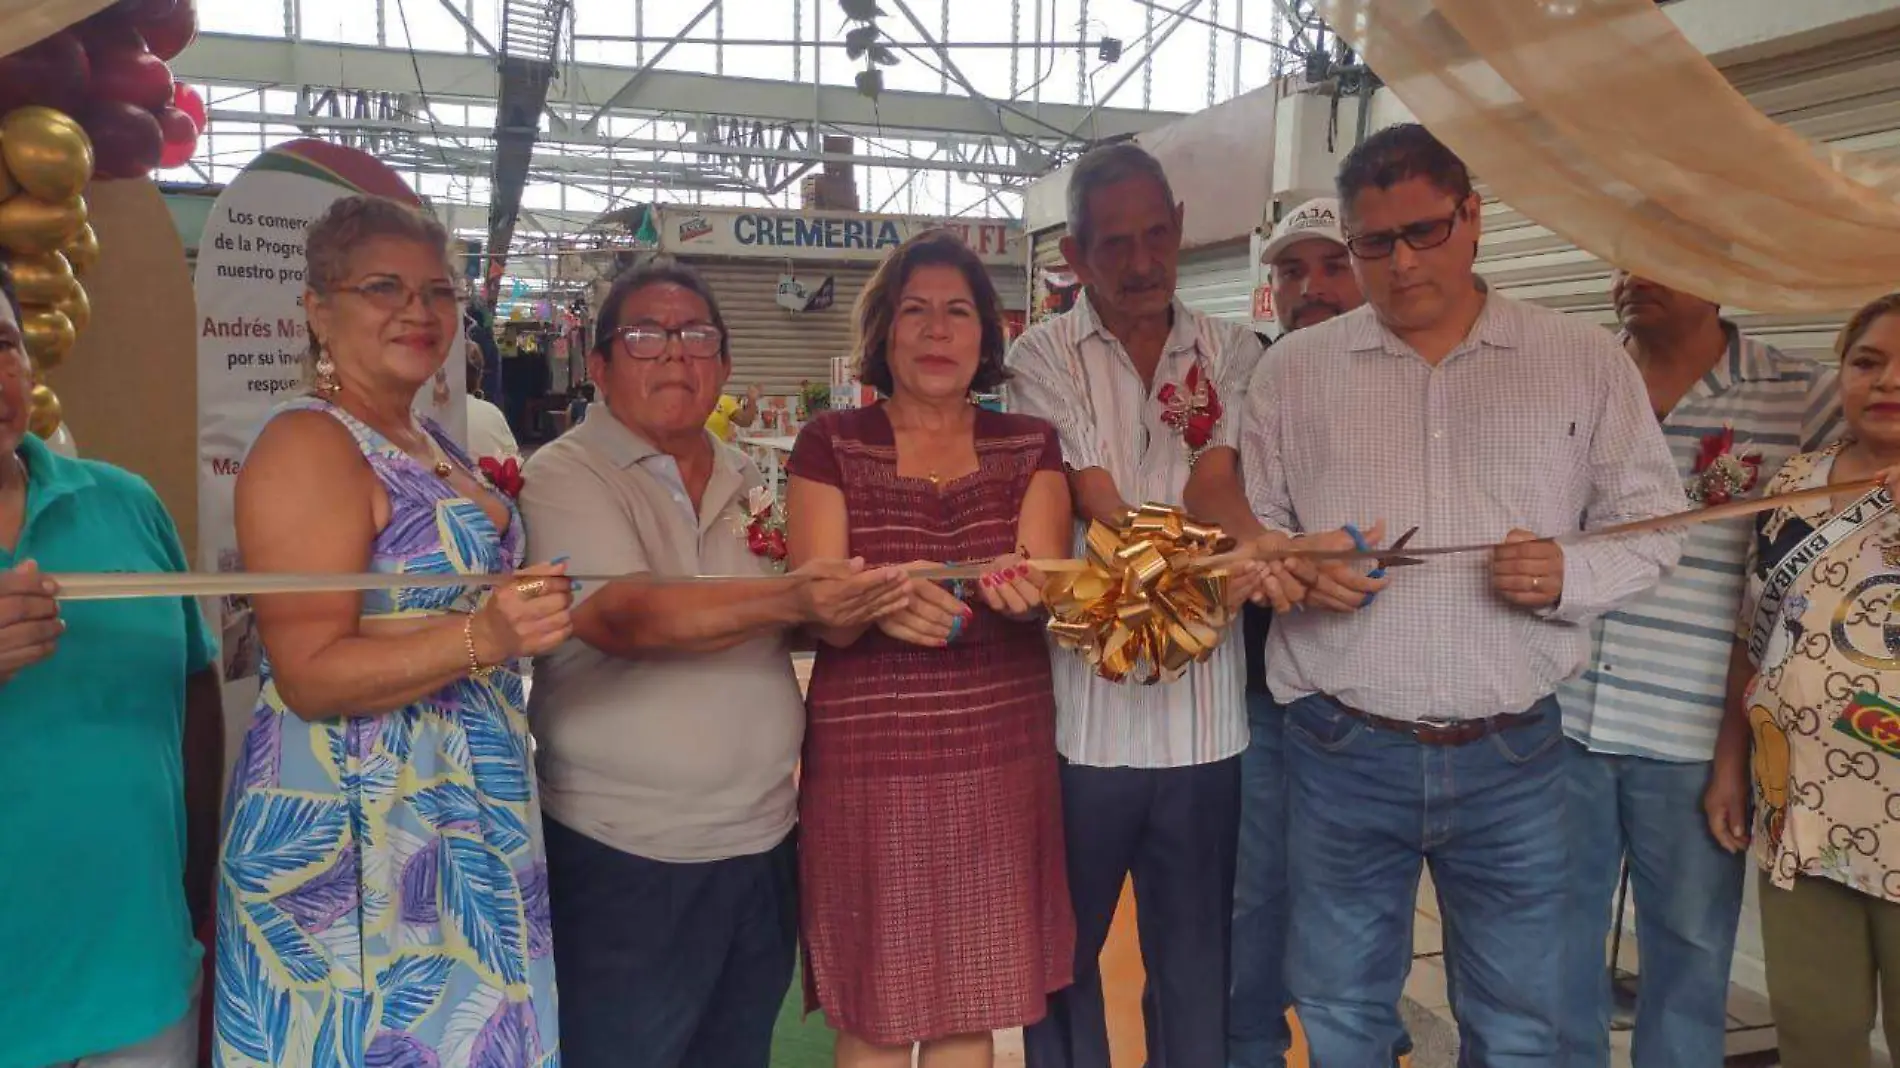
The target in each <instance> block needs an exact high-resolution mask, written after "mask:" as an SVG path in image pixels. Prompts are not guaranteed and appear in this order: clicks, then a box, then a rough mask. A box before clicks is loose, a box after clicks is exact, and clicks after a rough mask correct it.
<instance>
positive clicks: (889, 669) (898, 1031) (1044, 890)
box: [786, 232, 1075, 1068]
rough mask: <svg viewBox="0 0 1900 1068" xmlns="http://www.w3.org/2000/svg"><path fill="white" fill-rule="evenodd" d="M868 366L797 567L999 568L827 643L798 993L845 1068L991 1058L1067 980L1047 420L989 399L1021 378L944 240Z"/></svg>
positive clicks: (808, 455)
mask: <svg viewBox="0 0 1900 1068" xmlns="http://www.w3.org/2000/svg"><path fill="white" fill-rule="evenodd" d="M856 314H857V330H858V355H859V359H860V361H861V370H860V374H861V377H862V378H863V380H864V381H865V382H866V383H868V384H870V385H871V386H873V387H875V388H876V389H877V390H878V391H879V392H880V393H882V394H884V395H885V396H886V397H888V398H889V399H888V400H885V401H883V402H881V403H879V404H877V405H874V406H872V407H869V408H862V409H856V410H848V411H837V412H828V413H826V414H825V415H822V416H820V417H819V418H818V419H816V420H814V421H813V422H812V423H811V425H809V426H807V427H806V428H805V430H804V432H803V433H801V434H800V435H799V437H798V444H797V447H796V448H795V449H794V450H793V452H792V458H791V462H790V465H789V468H788V471H789V474H790V476H791V481H790V487H789V490H788V493H789V497H788V500H787V502H786V515H787V520H788V535H789V540H790V548H791V563H792V564H793V566H797V565H798V564H800V563H802V562H803V561H805V560H810V559H818V558H839V559H845V558H850V557H854V556H858V557H863V558H864V561H865V564H866V565H867V566H871V567H877V566H886V565H905V564H922V563H926V562H930V563H945V562H955V563H968V562H975V561H981V562H984V563H985V564H986V565H987V571H986V573H985V574H984V575H983V577H982V578H981V579H980V580H978V581H975V582H971V583H968V584H967V588H966V589H964V590H962V591H960V592H962V593H963V595H964V596H963V597H962V598H961V599H960V598H959V597H958V595H957V593H956V592H952V590H951V589H949V588H946V584H943V583H932V582H926V581H922V580H913V581H912V583H911V590H910V593H911V597H910V601H909V603H908V605H907V606H906V607H905V608H904V609H903V610H901V611H899V612H897V613H895V614H893V615H890V616H887V617H885V618H884V619H883V620H881V621H879V622H877V623H873V624H870V625H868V626H866V627H860V628H854V629H850V630H843V631H831V632H822V631H821V632H820V634H819V638H820V643H819V647H818V659H817V663H816V664H815V665H814V668H813V671H812V680H811V691H810V697H809V701H808V707H809V712H810V725H809V727H808V729H807V733H806V739H805V763H804V770H803V785H802V791H803V796H802V799H801V802H800V821H801V827H802V830H801V832H800V833H801V841H800V851H799V852H800V857H799V870H800V877H801V887H800V896H801V910H802V919H803V937H804V941H805V951H806V971H805V978H806V1004H807V1007H808V1008H812V1007H822V1008H823V1009H824V1011H825V1015H826V1017H827V1019H828V1020H829V1021H830V1023H831V1025H832V1026H833V1027H834V1028H836V1029H837V1031H838V1033H839V1034H838V1047H837V1063H838V1064H839V1065H884V1064H889V1065H899V1066H908V1065H909V1064H910V1063H911V1052H912V1047H913V1046H914V1045H921V1046H922V1058H923V1063H924V1064H926V1065H930V1066H932V1068H936V1066H950V1065H988V1064H989V1063H990V1061H991V1054H992V1050H991V1042H990V1033H991V1032H992V1031H994V1030H997V1029H1000V1028H1008V1027H1018V1026H1021V1025H1024V1024H1028V1023H1032V1022H1034V1021H1035V1020H1037V1019H1040V1018H1041V1017H1042V1015H1043V1011H1044V1006H1045V1004H1046V997H1047V995H1048V994H1049V993H1050V992H1052V991H1055V990H1058V989H1060V988H1062V987H1064V986H1067V985H1068V984H1069V979H1070V971H1071V966H1072V958H1073V955H1074V944H1075V923H1074V919H1073V917H1072V916H1071V914H1070V911H1069V894H1068V884H1067V879H1066V877H1065V875H1064V866H1063V849H1062V812H1061V791H1060V788H1059V786H1058V783H1057V777H1056V750H1055V702H1054V696H1053V693H1052V691H1051V689H1050V673H1049V653H1048V650H1047V647H1046V646H1045V644H1044V642H1043V638H1042V635H1041V633H1040V622H1041V618H1042V598H1041V587H1042V576H1041V575H1040V574H1038V573H1037V572H1035V571H1034V570H1032V569H1030V568H1028V567H1027V566H1026V565H1025V564H1024V563H1023V555H1019V553H1021V554H1026V555H1027V556H1029V557H1039V556H1065V555H1067V553H1068V545H1069V533H1070V525H1069V524H1070V510H1069V494H1068V489H1067V486H1066V484H1065V483H1064V481H1063V476H1062V471H1061V452H1060V449H1059V447H1058V446H1057V444H1056V436H1055V431H1054V430H1053V429H1052V428H1051V427H1050V426H1049V425H1048V424H1047V423H1044V422H1043V421H1041V420H1039V419H1031V418H1028V417H1025V416H1013V415H1002V414H998V413H994V412H989V411H985V410H983V409H980V408H978V407H977V406H976V405H974V404H972V403H971V401H970V392H971V390H972V389H976V390H991V389H995V388H996V387H997V386H999V385H1000V384H1001V383H1002V381H1003V379H1004V377H1005V372H1004V370H1003V350H1004V346H1005V335H1004V331H1003V320H1002V312H1001V308H1000V306H999V304H998V302H997V299H996V290H995V287H994V286H993V285H992V284H991V282H990V278H989V274H988V272H987V271H986V270H985V269H984V267H983V264H982V262H981V261H979V260H978V259H977V257H976V255H975V254H974V253H972V252H971V251H970V250H969V249H968V248H967V247H966V246H964V244H963V243H962V242H961V241H960V240H958V239H957V238H956V237H955V236H954V235H952V234H949V233H944V232H927V233H923V234H919V235H917V236H916V237H913V238H911V239H910V240H909V241H907V242H905V243H904V244H903V245H902V246H901V247H899V248H898V249H896V250H895V251H894V252H892V254H891V256H890V258H889V259H887V260H886V261H885V262H884V264H883V266H882V267H880V268H879V269H878V272H877V275H876V277H875V278H873V279H872V281H871V284H870V285H869V286H868V287H867V288H866V289H865V291H864V295H863V296H862V297H861V298H860V299H859V301H858V306H857V313H856Z"/></svg>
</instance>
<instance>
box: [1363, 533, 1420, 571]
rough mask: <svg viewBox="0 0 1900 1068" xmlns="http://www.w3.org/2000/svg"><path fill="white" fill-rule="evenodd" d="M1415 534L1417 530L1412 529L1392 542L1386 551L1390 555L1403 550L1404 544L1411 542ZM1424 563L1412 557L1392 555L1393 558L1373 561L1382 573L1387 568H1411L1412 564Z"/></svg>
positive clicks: (1382, 557) (1380, 558)
mask: <svg viewBox="0 0 1900 1068" xmlns="http://www.w3.org/2000/svg"><path fill="white" fill-rule="evenodd" d="M1417 533H1418V528H1417V527H1413V528H1412V529H1410V530H1408V531H1406V532H1405V533H1403V534H1401V535H1399V540H1397V541H1395V542H1393V543H1392V545H1391V547H1390V548H1388V549H1387V550H1386V551H1387V552H1390V553H1397V552H1398V551H1399V550H1400V549H1403V548H1405V544H1406V543H1407V542H1409V541H1411V540H1412V535H1414V534H1417ZM1424 562H1425V561H1423V560H1418V559H1414V558H1413V557H1410V556H1396V555H1394V556H1381V557H1379V558H1378V559H1377V560H1376V561H1374V565H1375V566H1376V567H1377V568H1378V569H1379V570H1381V571H1383V570H1385V569H1386V568H1389V567H1411V566H1413V565H1414V564H1422V563H1424Z"/></svg>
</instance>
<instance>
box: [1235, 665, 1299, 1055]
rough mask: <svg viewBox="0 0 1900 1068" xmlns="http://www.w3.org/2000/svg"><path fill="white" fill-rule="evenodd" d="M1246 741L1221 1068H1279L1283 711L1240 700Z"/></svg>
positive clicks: (1283, 1039)
mask: <svg viewBox="0 0 1900 1068" xmlns="http://www.w3.org/2000/svg"><path fill="white" fill-rule="evenodd" d="M1247 726H1248V730H1249V731H1250V740H1249V741H1248V743H1247V749H1246V751H1245V752H1243V753H1242V754H1241V756H1240V854H1239V859H1238V861H1237V863H1236V865H1235V869H1234V872H1235V874H1234V964H1233V971H1234V977H1233V990H1232V992H1231V996H1230V997H1229V998H1228V1013H1227V1064H1228V1068H1286V1051H1287V1048H1288V1047H1289V1046H1291V1045H1292V1044H1293V1030H1292V1028H1290V1027H1289V1026H1287V1022H1286V1010H1287V1006H1288V1005H1290V1004H1291V1003H1292V999H1291V997H1290V996H1289V995H1288V994H1287V991H1286V967H1285V965H1286V927H1287V875H1286V753H1285V745H1286V710H1285V709H1283V708H1281V707H1280V705H1279V704H1278V703H1277V702H1275V701H1274V699H1273V698H1272V697H1270V696H1268V695H1266V694H1262V693H1250V694H1248V695H1247Z"/></svg>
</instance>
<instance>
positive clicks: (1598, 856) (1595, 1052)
mask: <svg viewBox="0 0 1900 1068" xmlns="http://www.w3.org/2000/svg"><path fill="white" fill-rule="evenodd" d="M1564 778H1565V783H1566V792H1567V794H1568V800H1567V803H1566V806H1565V808H1566V818H1567V820H1568V825H1567V829H1566V831H1565V833H1564V837H1565V838H1567V839H1568V840H1569V842H1570V869H1571V870H1570V877H1569V879H1568V880H1567V881H1568V883H1569V887H1570V894H1571V904H1570V907H1569V909H1568V910H1567V914H1568V919H1567V921H1566V923H1565V927H1566V931H1565V934H1564V983H1565V987H1564V1018H1563V1021H1562V1024H1563V1044H1564V1058H1563V1065H1564V1068H1605V1066H1607V1065H1608V1064H1609V1063H1610V1008H1611V994H1610V976H1609V970H1608V957H1607V956H1606V954H1605V948H1604V943H1605V941H1606V940H1607V939H1608V938H1609V934H1610V924H1611V923H1612V922H1613V921H1612V918H1611V915H1610V913H1611V910H1612V909H1613V908H1614V904H1615V898H1616V885H1617V880H1618V878H1619V877H1620V875H1621V871H1622V865H1623V861H1624V860H1625V858H1627V859H1628V861H1629V869H1630V894H1631V896H1632V897H1633V898H1634V899H1635V904H1636V944H1637V946H1638V947H1639V950H1640V952H1641V954H1642V965H1641V972H1642V982H1641V984H1640V986H1639V987H1638V990H1637V995H1636V1032H1635V1034H1634V1036H1632V1037H1633V1042H1632V1045H1631V1049H1630V1059H1631V1063H1633V1064H1634V1065H1635V1068H1720V1065H1721V1064H1722V1060H1723V1056H1724V1048H1723V1046H1724V1040H1725V1038H1726V1032H1727V1030H1728V974H1729V964H1730V963H1731V962H1732V960H1733V959H1734V956H1735V927H1736V923H1737V921H1738V920H1739V919H1740V917H1741V912H1742V882H1743V880H1744V879H1745V878H1746V866H1747V859H1746V856H1745V855H1744V854H1740V853H1728V852H1725V851H1724V850H1723V849H1722V847H1721V846H1719V845H1717V844H1716V842H1715V839H1714V838H1712V837H1710V835H1709V830H1708V823H1707V821H1706V820H1705V819H1704V818H1703V815H1702V790H1703V787H1705V786H1706V785H1707V784H1708V781H1709V765H1708V764H1706V763H1674V762H1670V761H1663V760H1649V759H1645V758H1643V757H1633V756H1612V755H1609V754H1605V753H1592V752H1590V751H1589V750H1587V749H1585V748H1584V747H1583V746H1581V745H1578V744H1577V743H1575V742H1565V743H1564Z"/></svg>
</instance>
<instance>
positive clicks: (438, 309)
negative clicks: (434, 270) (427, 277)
mask: <svg viewBox="0 0 1900 1068" xmlns="http://www.w3.org/2000/svg"><path fill="white" fill-rule="evenodd" d="M336 291H337V292H339V293H354V294H356V295H357V296H359V297H362V298H363V299H364V300H365V301H367V302H368V303H369V304H370V305H371V306H372V307H374V308H377V309H378V310H381V311H386V312H399V311H401V310H403V309H404V308H407V307H408V306H409V302H410V301H412V300H415V299H416V298H418V297H420V298H421V299H422V306H423V307H424V308H427V309H428V310H430V311H432V312H435V313H437V314H444V313H447V312H455V313H457V314H460V313H461V310H462V303H463V302H464V301H465V300H466V299H467V297H468V291H467V290H466V289H464V288H463V287H462V286H460V285H458V284H456V283H454V282H444V281H437V282H424V283H422V288H420V289H413V288H411V287H410V285H409V283H407V282H405V281H403V280H402V279H400V278H372V279H370V280H369V281H367V282H360V283H358V284H356V285H353V286H337V287H336Z"/></svg>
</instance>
